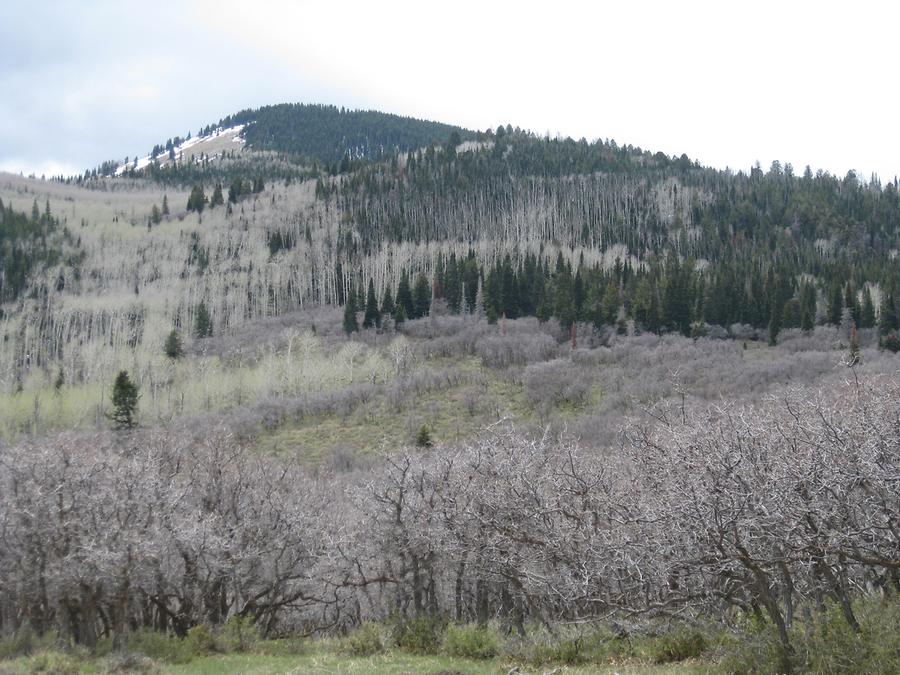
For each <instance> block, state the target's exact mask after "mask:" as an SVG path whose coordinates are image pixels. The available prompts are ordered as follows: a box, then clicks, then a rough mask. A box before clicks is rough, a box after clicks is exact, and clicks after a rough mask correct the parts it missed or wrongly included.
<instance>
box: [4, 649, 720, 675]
mask: <svg viewBox="0 0 900 675" xmlns="http://www.w3.org/2000/svg"><path fill="white" fill-rule="evenodd" d="M714 670H715V669H714V666H713V664H710V663H703V662H699V661H688V662H683V663H678V664H652V663H642V662H639V661H634V662H619V663H609V664H607V665H598V664H590V665H584V666H552V665H543V666H536V667H533V666H522V665H519V664H517V663H515V662H513V661H510V660H508V659H491V660H486V661H472V660H467V659H458V658H452V657H449V656H442V655H433V656H420V655H412V654H405V653H402V652H386V653H384V654H378V655H375V656H368V657H349V656H341V655H338V654H332V653H327V652H318V651H317V652H314V653H310V654H300V655H279V654H258V653H242V654H216V655H210V656H202V657H196V658H194V659H192V660H191V661H189V662H188V663H181V664H163V663H160V662H158V661H152V660H150V659H146V658H140V657H135V658H126V659H117V658H116V657H104V658H97V659H91V658H86V657H77V656H71V655H67V654H64V653H61V652H52V651H50V652H40V653H37V654H34V655H33V656H29V657H22V658H18V659H14V660H9V661H4V662H2V663H0V673H3V674H4V675H26V674H27V675H31V674H32V673H66V674H69V673H71V674H72V675H74V674H76V673H78V674H81V673H84V674H85V675H87V674H98V675H111V674H112V673H120V672H132V673H148V674H151V675H161V674H163V673H170V674H171V675H220V674H221V675H225V674H233V675H238V674H240V675H288V674H291V675H299V674H301V673H314V674H321V675H344V674H347V675H355V674H359V675H362V674H363V673H365V674H367V675H368V674H371V675H411V674H413V673H415V674H419V673H421V674H430V673H433V674H435V675H437V674H438V673H442V674H443V675H450V673H453V674H454V675H456V674H459V675H496V674H502V673H509V672H511V671H512V672H516V673H520V674H521V675H526V674H529V673H535V674H539V673H548V672H552V673H554V674H555V675H564V674H565V675H587V674H588V673H597V674H609V675H612V674H613V673H619V674H620V675H650V674H651V673H659V674H662V675H666V674H669V675H695V674H699V673H710V672H714Z"/></svg>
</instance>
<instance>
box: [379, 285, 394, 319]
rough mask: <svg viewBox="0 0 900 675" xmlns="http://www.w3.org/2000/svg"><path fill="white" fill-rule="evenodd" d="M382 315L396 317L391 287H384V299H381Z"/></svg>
mask: <svg viewBox="0 0 900 675" xmlns="http://www.w3.org/2000/svg"><path fill="white" fill-rule="evenodd" d="M381 315H382V316H386V317H388V318H390V317H392V316H393V315H394V296H393V295H392V294H391V287H390V286H385V287H384V297H383V298H382V299H381Z"/></svg>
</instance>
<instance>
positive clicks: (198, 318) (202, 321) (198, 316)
mask: <svg viewBox="0 0 900 675" xmlns="http://www.w3.org/2000/svg"><path fill="white" fill-rule="evenodd" d="M212 334H213V322H212V317H211V316H210V314H209V310H208V309H207V308H206V303H205V302H203V301H202V300H201V301H200V304H199V305H197V311H196V313H195V314H194V335H195V336H196V337H198V338H206V337H211V336H212Z"/></svg>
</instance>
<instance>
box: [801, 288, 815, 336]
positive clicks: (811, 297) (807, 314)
mask: <svg viewBox="0 0 900 675" xmlns="http://www.w3.org/2000/svg"><path fill="white" fill-rule="evenodd" d="M815 327H816V287H815V286H814V285H813V284H812V282H807V283H805V284H803V286H801V287H800V329H801V330H802V331H803V332H804V333H809V332H811V331H812V329H813V328H815Z"/></svg>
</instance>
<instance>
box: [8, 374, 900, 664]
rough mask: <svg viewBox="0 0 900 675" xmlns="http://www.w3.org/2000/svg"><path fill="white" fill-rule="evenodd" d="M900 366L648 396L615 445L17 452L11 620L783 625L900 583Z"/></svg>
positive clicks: (76, 441) (109, 446)
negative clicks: (359, 465) (658, 399)
mask: <svg viewBox="0 0 900 675" xmlns="http://www.w3.org/2000/svg"><path fill="white" fill-rule="evenodd" d="M898 405H900V385H898V382H897V381H896V379H891V378H878V377H875V378H872V379H870V380H867V381H864V382H863V383H862V384H854V383H843V384H839V383H838V384H834V386H830V387H826V388H822V389H816V390H810V389H800V390H788V391H785V392H783V393H782V394H780V395H778V396H777V397H773V398H771V399H767V400H765V401H762V402H759V403H755V404H737V403H731V404H722V405H719V406H715V407H705V406H701V407H694V406H690V405H688V406H685V405H684V404H682V405H680V406H677V407H674V408H658V409H654V410H653V411H651V412H652V415H651V416H648V417H646V418H642V419H638V420H635V421H634V422H632V423H630V424H628V425H626V427H625V429H624V430H623V433H622V435H621V451H620V452H619V453H617V454H615V455H605V454H597V453H594V452H590V451H585V450H582V449H581V448H579V446H578V444H577V443H575V442H572V441H568V440H565V439H560V440H552V439H546V438H545V439H533V438H527V437H524V436H521V435H519V434H516V433H511V432H507V431H500V432H492V433H490V434H488V435H486V436H485V437H484V438H482V439H481V440H479V441H478V442H474V443H471V444H467V445H463V446H459V447H441V448H440V449H438V450H435V451H431V452H423V451H421V450H417V451H410V452H402V451H401V452H395V453H391V454H389V455H386V456H384V457H383V458H382V459H381V461H380V462H379V463H378V464H377V465H376V466H374V467H372V468H371V469H369V470H367V471H366V472H365V473H361V474H360V475H356V474H345V475H343V476H339V475H325V476H322V475H319V476H318V477H317V476H314V475H311V474H310V473H308V472H306V471H304V470H303V469H302V467H301V466H300V465H298V464H297V463H296V462H293V461H291V460H281V459H277V458H274V457H271V456H263V455H260V454H258V453H253V452H249V451H248V450H246V449H244V448H243V447H241V446H240V445H239V444H238V443H237V442H236V441H235V440H234V439H233V438H231V437H229V436H227V435H224V434H222V433H218V432H211V433H207V434H205V437H201V438H198V439H192V438H191V437H189V436H188V435H186V434H182V433H164V432H154V433H148V434H141V435H119V436H111V435H110V436H104V437H99V438H77V437H70V438H60V439H55V440H51V441H46V442H38V441H36V442H30V443H25V444H22V445H20V446H17V447H13V448H9V449H6V450H4V451H3V453H2V454H0V466H2V468H3V471H2V472H0V476H2V487H3V489H2V490H0V600H2V602H0V607H2V610H3V611H2V613H0V631H3V632H7V631H13V630H16V629H18V628H20V627H22V626H23V625H30V626H31V627H32V628H33V629H34V630H35V631H37V632H40V633H43V632H45V631H48V630H51V629H57V630H59V631H60V632H61V633H62V634H63V636H66V637H71V638H73V639H74V640H76V641H78V642H82V643H85V644H88V645H93V644H95V643H96V641H97V639H98V638H99V637H101V636H113V637H114V638H116V639H121V637H122V636H123V634H124V633H125V632H127V631H129V630H132V629H134V628H136V627H141V626H145V627H151V628H154V629H157V630H171V631H173V632H175V633H177V634H179V635H184V634H185V632H186V631H187V629H188V628H190V627H191V626H193V625H196V624H198V623H201V622H207V623H210V624H213V625H219V624H221V623H223V622H224V621H225V620H226V619H227V618H228V617H230V616H233V615H240V616H242V617H247V618H249V619H251V620H253V621H254V622H255V623H256V624H257V625H258V626H259V627H260V629H261V630H262V631H263V633H265V634H268V635H272V634H277V633H280V632H286V631H297V630H300V631H303V632H315V631H330V630H335V629H339V628H343V627H348V626H353V625H357V624H359V623H360V622H361V621H365V620H370V619H385V618H387V617H388V616H394V617H402V618H412V617H432V618H438V617H444V618H454V619H455V620H457V621H461V622H473V623H479V624H482V625H484V624H485V623H486V622H487V621H488V620H489V619H496V620H499V621H501V622H503V623H505V624H506V625H507V626H508V627H509V628H510V629H515V630H518V631H524V630H525V626H526V624H528V623H531V622H545V623H553V622H555V621H558V620H565V621H576V622H581V621H591V620H605V619H608V618H610V617H612V616H622V617H627V619H628V620H630V621H633V620H635V618H636V617H639V616H652V615H663V616H680V617H682V618H690V617H697V616H701V615H702V616H704V617H706V618H713V617H720V618H724V617H726V616H733V613H735V612H737V613H742V614H744V615H746V616H747V617H748V618H751V617H752V618H753V619H754V620H755V621H758V622H760V624H763V625H768V626H770V627H772V629H773V630H774V631H775V632H776V634H778V635H779V636H780V640H781V650H782V654H783V659H784V663H785V664H788V666H787V667H785V668H783V672H786V671H787V670H788V667H789V663H790V660H791V658H792V656H793V655H792V645H791V641H790V637H789V631H790V626H791V623H792V622H793V621H794V617H795V616H796V615H798V614H799V613H800V612H815V611H824V610H825V608H826V606H828V605H829V604H831V603H834V605H835V606H837V607H840V610H841V613H842V615H843V617H844V621H846V623H847V625H849V626H850V628H851V629H852V630H858V628H859V625H858V622H857V619H856V617H855V615H854V612H853V608H852V602H851V601H852V600H853V599H854V598H855V597H857V596H859V595H860V594H861V593H863V592H864V589H867V588H869V589H877V590H878V592H880V593H884V594H888V595H896V593H898V592H900V578H898V571H900V556H898V550H900V541H898V535H897V529H896V521H897V514H898V512H900V501H898V494H900V493H898V491H897V489H896V488H897V485H896V482H897V472H898V470H900V455H898V448H900V409H898Z"/></svg>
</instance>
